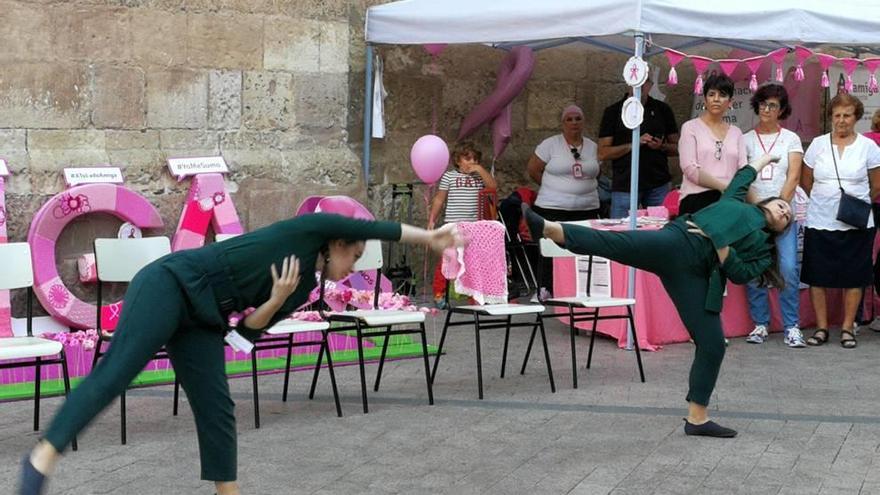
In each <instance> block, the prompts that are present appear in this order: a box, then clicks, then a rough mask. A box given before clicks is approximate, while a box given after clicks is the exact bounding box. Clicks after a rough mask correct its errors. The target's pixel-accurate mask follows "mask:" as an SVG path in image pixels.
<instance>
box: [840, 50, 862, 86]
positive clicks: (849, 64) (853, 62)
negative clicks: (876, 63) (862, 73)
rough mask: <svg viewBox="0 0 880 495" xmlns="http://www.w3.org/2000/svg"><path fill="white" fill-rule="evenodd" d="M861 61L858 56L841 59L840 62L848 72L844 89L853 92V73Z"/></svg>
mask: <svg viewBox="0 0 880 495" xmlns="http://www.w3.org/2000/svg"><path fill="white" fill-rule="evenodd" d="M859 63H861V60H859V59H857V58H842V59H840V64H841V65H843V71H844V72H845V73H846V83H844V89H845V90H846V92H847V93H852V90H853V80H852V75H853V72H855V71H856V68H857V67H858V66H859Z"/></svg>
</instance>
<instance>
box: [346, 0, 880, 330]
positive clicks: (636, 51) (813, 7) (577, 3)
mask: <svg viewBox="0 0 880 495" xmlns="http://www.w3.org/2000/svg"><path fill="white" fill-rule="evenodd" d="M365 35H366V41H367V49H366V76H365V77H366V84H365V95H364V102H365V109H364V156H363V168H364V174H365V175H364V177H365V179H366V180H367V182H368V183H369V173H370V139H371V137H370V136H371V129H370V125H371V113H372V111H371V103H372V62H373V44H427V43H451V44H455V43H484V44H489V45H492V46H495V47H498V48H501V49H509V48H510V47H512V46H515V45H522V44H527V45H529V46H531V47H532V48H533V49H536V50H539V49H542V48H548V47H552V46H558V45H562V44H566V43H572V42H579V43H584V44H585V45H587V46H590V47H594V48H599V49H605V50H611V51H616V52H620V53H626V54H633V55H637V56H651V55H655V54H658V53H662V49H653V51H652V49H651V48H650V46H649V51H648V52H647V53H645V41H646V39H648V40H651V41H653V43H654V44H656V45H658V46H666V47H670V48H676V49H684V48H687V47H689V46H694V45H699V44H704V43H713V44H717V45H721V46H728V47H735V48H743V49H746V50H749V51H753V52H757V53H766V52H769V51H771V50H773V49H775V48H778V47H780V46H793V45H795V44H801V45H804V46H807V47H811V48H816V47H819V46H822V45H830V46H833V47H834V48H837V49H844V50H848V51H851V52H852V53H854V54H856V55H859V54H862V53H880V51H878V48H880V1H877V0H850V1H847V2H832V1H829V0H774V1H772V2H770V1H767V0H738V1H727V2H706V1H704V0H541V1H539V2H538V1H534V0H505V1H504V2H498V1H494V0H443V1H437V0H402V1H398V2H392V3H388V4H384V5H378V6H375V7H371V8H369V9H368V10H367V16H366V27H365ZM634 96H635V97H636V98H639V97H640V96H641V90H640V88H636V91H635V95H634ZM639 135H640V130H639V128H636V129H634V130H633V142H635V141H637V140H638V137H639ZM638 168H639V153H638V147H635V148H634V149H633V153H632V174H631V183H630V189H631V190H633V189H636V188H637V187H638V175H639V174H638ZM636 201H637V195H635V194H632V195H630V209H631V210H632V211H635V209H636V207H637V204H636ZM630 226H631V228H635V218H631V223H630ZM629 287H630V291H632V290H633V287H634V271H632V270H631V271H630V283H629ZM630 340H631V339H630Z"/></svg>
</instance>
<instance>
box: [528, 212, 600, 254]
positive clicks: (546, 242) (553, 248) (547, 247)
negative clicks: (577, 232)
mask: <svg viewBox="0 0 880 495" xmlns="http://www.w3.org/2000/svg"><path fill="white" fill-rule="evenodd" d="M562 223H566V224H571V225H581V226H587V227H588V226H589V225H590V222H589V221H588V220H587V221H577V222H562ZM540 246H541V256H543V257H545V258H571V257H574V256H578V255H577V254H575V253H572V252H571V251H569V250H568V249H565V248H563V247H560V246H559V245H558V244H556V243H555V242H553V241H551V240H550V239H541V242H540Z"/></svg>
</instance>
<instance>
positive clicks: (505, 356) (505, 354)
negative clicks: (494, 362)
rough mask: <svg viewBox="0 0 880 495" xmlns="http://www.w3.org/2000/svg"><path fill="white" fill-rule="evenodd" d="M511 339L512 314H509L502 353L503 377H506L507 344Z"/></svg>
mask: <svg viewBox="0 0 880 495" xmlns="http://www.w3.org/2000/svg"><path fill="white" fill-rule="evenodd" d="M509 341H510V315H508V316H507V327H506V328H505V329H504V352H503V353H502V354H501V378H504V368H506V367H507V344H508V342H509Z"/></svg>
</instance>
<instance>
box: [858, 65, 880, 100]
mask: <svg viewBox="0 0 880 495" xmlns="http://www.w3.org/2000/svg"><path fill="white" fill-rule="evenodd" d="M862 64H863V65H864V66H865V68H866V69H868V74H870V77H869V78H868V91H870V92H871V93H872V94H876V93H877V92H880V87H878V85H877V77H876V76H875V75H874V73H875V72H877V68H878V67H880V58H868V59H865V60H862Z"/></svg>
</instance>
